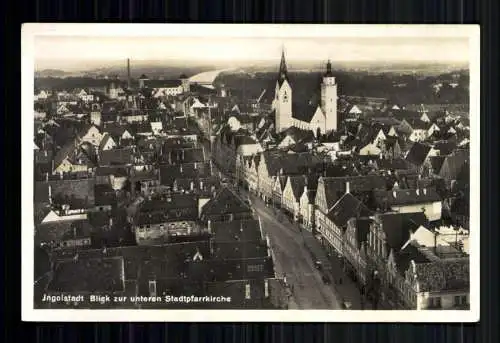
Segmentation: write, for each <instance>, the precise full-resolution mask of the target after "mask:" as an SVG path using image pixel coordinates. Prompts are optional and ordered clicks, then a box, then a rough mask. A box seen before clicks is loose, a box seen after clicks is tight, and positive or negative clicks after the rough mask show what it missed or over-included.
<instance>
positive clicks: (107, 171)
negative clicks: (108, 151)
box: [95, 166, 128, 177]
mask: <svg viewBox="0 0 500 343" xmlns="http://www.w3.org/2000/svg"><path fill="white" fill-rule="evenodd" d="M95 175H96V176H110V175H113V176H119V177H125V176H128V170H127V168H125V167H113V166H105V167H97V168H96V169H95Z"/></svg>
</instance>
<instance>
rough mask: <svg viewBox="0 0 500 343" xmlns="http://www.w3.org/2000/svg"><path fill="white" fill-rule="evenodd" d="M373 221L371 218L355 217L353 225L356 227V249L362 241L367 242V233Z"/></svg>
mask: <svg viewBox="0 0 500 343" xmlns="http://www.w3.org/2000/svg"><path fill="white" fill-rule="evenodd" d="M372 223H373V219H371V218H355V219H354V225H355V227H356V243H357V245H358V249H359V248H360V247H361V243H362V242H368V234H369V232H370V225H371V224H372Z"/></svg>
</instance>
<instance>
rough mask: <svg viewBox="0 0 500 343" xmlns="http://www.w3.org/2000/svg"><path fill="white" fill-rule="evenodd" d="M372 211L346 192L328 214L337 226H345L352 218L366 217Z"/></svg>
mask: <svg viewBox="0 0 500 343" xmlns="http://www.w3.org/2000/svg"><path fill="white" fill-rule="evenodd" d="M371 214H372V212H371V211H370V210H369V209H368V208H367V207H366V206H365V205H363V203H362V202H361V201H360V200H358V199H357V198H355V197H354V196H353V195H352V194H351V193H346V194H344V195H343V196H342V197H341V198H340V199H339V201H337V203H336V204H335V205H334V206H333V207H332V208H331V209H330V211H329V212H328V214H327V216H328V218H330V220H331V221H332V222H333V223H334V224H335V225H336V226H337V227H345V226H346V225H347V221H348V220H349V219H351V218H356V217H366V216H369V215H371Z"/></svg>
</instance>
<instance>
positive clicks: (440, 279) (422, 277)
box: [415, 258, 470, 292]
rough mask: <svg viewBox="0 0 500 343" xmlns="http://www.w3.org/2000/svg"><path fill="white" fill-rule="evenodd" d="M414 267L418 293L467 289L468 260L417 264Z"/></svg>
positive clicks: (468, 278) (446, 260)
mask: <svg viewBox="0 0 500 343" xmlns="http://www.w3.org/2000/svg"><path fill="white" fill-rule="evenodd" d="M415 267H416V273H417V281H418V285H419V290H420V292H442V291H463V290H468V289H469V282H470V281H469V280H470V274H469V268H470V262H469V259H468V258H461V259H445V260H440V261H434V262H430V263H418V264H416V266H415Z"/></svg>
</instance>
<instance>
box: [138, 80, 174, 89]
mask: <svg viewBox="0 0 500 343" xmlns="http://www.w3.org/2000/svg"><path fill="white" fill-rule="evenodd" d="M144 85H145V86H146V87H148V88H172V87H179V86H181V85H182V81H181V80H147V81H146V82H144Z"/></svg>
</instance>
